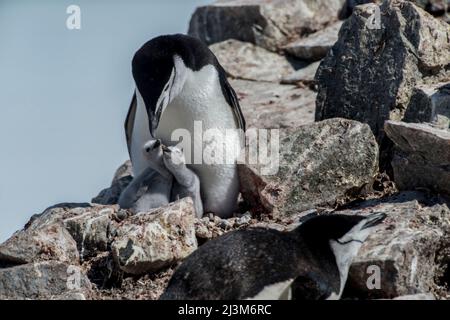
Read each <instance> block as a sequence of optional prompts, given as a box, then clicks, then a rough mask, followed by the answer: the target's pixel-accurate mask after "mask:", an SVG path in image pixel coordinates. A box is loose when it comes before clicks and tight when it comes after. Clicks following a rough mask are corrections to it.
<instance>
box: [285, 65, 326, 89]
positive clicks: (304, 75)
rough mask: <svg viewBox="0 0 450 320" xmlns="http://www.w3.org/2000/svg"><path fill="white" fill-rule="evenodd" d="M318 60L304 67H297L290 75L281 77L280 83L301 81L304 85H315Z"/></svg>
mask: <svg viewBox="0 0 450 320" xmlns="http://www.w3.org/2000/svg"><path fill="white" fill-rule="evenodd" d="M319 65H320V62H313V63H311V64H309V65H308V66H306V67H305V68H302V69H299V70H297V71H295V72H293V73H291V74H290V75H288V76H286V77H284V78H283V79H281V83H282V84H297V83H302V84H304V85H309V86H311V85H315V84H316V80H315V76H316V72H317V69H318V68H319Z"/></svg>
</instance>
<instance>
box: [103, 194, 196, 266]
mask: <svg viewBox="0 0 450 320" xmlns="http://www.w3.org/2000/svg"><path fill="white" fill-rule="evenodd" d="M195 249H197V239H196V237H195V208H194V205H193V202H192V200H191V199H190V198H184V199H181V200H179V201H177V202H174V203H171V204H169V205H168V206H166V207H162V208H159V209H155V210H153V211H151V212H148V213H140V214H138V215H135V216H133V217H131V218H129V219H127V220H125V221H123V222H122V224H121V225H120V226H119V227H118V228H117V233H116V237H115V240H114V242H113V243H112V245H111V250H112V253H113V256H114V259H115V260H116V262H117V264H118V265H119V267H120V269H122V270H123V271H125V272H127V273H130V274H145V273H148V272H154V271H158V270H160V269H161V268H164V267H166V266H169V265H171V264H173V263H175V262H177V261H179V260H181V259H183V258H185V257H187V256H188V255H189V254H191V253H192V252H193V251H194V250H195Z"/></svg>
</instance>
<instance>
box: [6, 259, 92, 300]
mask: <svg viewBox="0 0 450 320" xmlns="http://www.w3.org/2000/svg"><path fill="white" fill-rule="evenodd" d="M91 295H92V286H91V283H90V282H89V279H88V278H87V277H86V275H85V274H84V273H83V271H82V270H81V268H80V267H78V266H73V265H69V264H65V263H61V262H57V261H46V262H39V263H29V264H24V265H20V266H15V267H12V268H4V269H0V297H1V298H2V299H13V300H16V299H18V300H22V299H70V300H72V299H77V300H78V299H89V298H90V296H91Z"/></svg>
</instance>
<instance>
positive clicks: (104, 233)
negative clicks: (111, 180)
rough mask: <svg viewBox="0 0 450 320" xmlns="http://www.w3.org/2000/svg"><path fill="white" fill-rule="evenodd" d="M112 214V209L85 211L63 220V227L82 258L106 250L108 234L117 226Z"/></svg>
mask: <svg viewBox="0 0 450 320" xmlns="http://www.w3.org/2000/svg"><path fill="white" fill-rule="evenodd" d="M114 212H115V211H114V209H112V208H105V209H101V210H95V211H86V212H85V213H83V214H81V215H76V216H74V217H71V218H67V219H65V220H64V225H65V226H66V228H67V230H69V232H70V233H71V234H72V236H73V238H74V239H75V240H76V242H77V244H78V250H79V252H80V255H81V257H82V258H86V257H89V256H95V255H96V254H97V253H98V252H101V251H106V250H107V249H108V243H109V242H110V237H111V234H110V233H111V231H112V230H114V229H115V226H116V225H117V224H116V223H114V221H113V216H114Z"/></svg>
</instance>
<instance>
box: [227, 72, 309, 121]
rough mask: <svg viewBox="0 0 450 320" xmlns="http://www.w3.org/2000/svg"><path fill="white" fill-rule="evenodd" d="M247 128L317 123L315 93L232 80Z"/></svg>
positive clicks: (275, 85) (265, 83)
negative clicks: (315, 117)
mask: <svg viewBox="0 0 450 320" xmlns="http://www.w3.org/2000/svg"><path fill="white" fill-rule="evenodd" d="M230 82H231V85H232V86H233V88H234V89H235V91H236V93H237V95H238V97H239V102H240V104H241V108H242V112H243V113H244V117H245V119H246V122H247V127H248V128H263V129H272V128H297V127H299V126H301V125H304V124H308V123H312V122H314V110H315V99H316V93H315V92H314V91H312V90H309V89H307V88H298V87H296V86H292V85H280V84H276V83H269V82H255V81H244V80H231V81H230Z"/></svg>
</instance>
